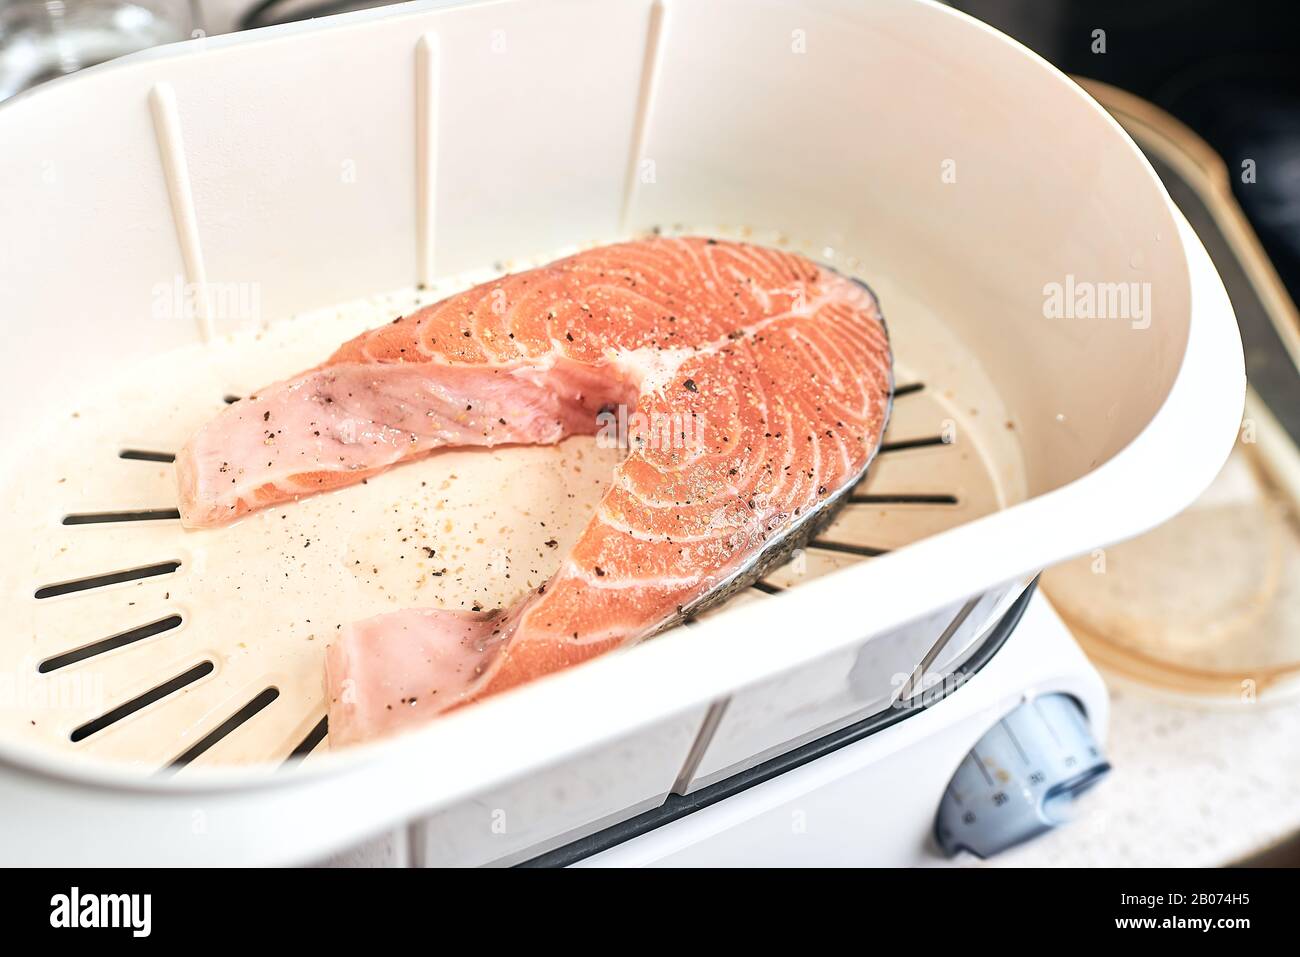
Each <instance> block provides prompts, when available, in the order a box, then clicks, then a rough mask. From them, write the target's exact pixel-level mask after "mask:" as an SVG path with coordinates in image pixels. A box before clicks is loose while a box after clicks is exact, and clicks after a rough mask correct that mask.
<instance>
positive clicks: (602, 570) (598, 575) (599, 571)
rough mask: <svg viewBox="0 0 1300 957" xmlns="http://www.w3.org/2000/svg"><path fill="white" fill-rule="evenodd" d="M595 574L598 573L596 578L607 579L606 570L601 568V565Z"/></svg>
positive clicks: (597, 567)
mask: <svg viewBox="0 0 1300 957" xmlns="http://www.w3.org/2000/svg"><path fill="white" fill-rule="evenodd" d="M595 572H596V577H597V578H604V577H605V569H603V568H601V567H600V566H599V565H597V566H596V568H595Z"/></svg>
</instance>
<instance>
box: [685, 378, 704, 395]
mask: <svg viewBox="0 0 1300 957" xmlns="http://www.w3.org/2000/svg"><path fill="white" fill-rule="evenodd" d="M682 385H684V386H686V390H687V391H688V392H699V391H700V387H699V386H697V385H696V384H695V380H694V379H687V380H686V381H685V382H683V383H682Z"/></svg>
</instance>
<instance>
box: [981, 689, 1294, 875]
mask: <svg viewBox="0 0 1300 957" xmlns="http://www.w3.org/2000/svg"><path fill="white" fill-rule="evenodd" d="M1111 701H1112V707H1113V710H1112V712H1111V723H1110V735H1109V739H1108V741H1107V753H1108V755H1109V756H1110V760H1111V763H1112V765H1113V766H1114V771H1113V772H1112V773H1111V775H1110V777H1109V779H1108V780H1106V781H1104V782H1103V783H1101V784H1099V785H1098V786H1097V787H1096V788H1094V789H1093V790H1092V791H1091V792H1090V793H1088V794H1086V795H1085V796H1084V797H1083V798H1081V799H1080V801H1079V813H1078V817H1077V818H1076V819H1075V820H1074V821H1073V822H1072V823H1071V824H1070V825H1068V826H1067V827H1064V828H1060V829H1058V830H1057V831H1054V832H1052V833H1050V834H1047V835H1044V836H1043V837H1041V838H1039V839H1038V840H1036V841H1032V842H1030V843H1029V844H1026V845H1024V846H1022V847H1020V848H1016V849H1014V850H1012V851H1008V852H1006V853H1004V854H1001V855H999V856H998V857H997V858H995V859H994V860H992V861H988V862H979V861H975V860H974V859H972V858H965V859H964V860H963V861H962V862H961V863H962V864H964V865H966V866H997V867H1062V866H1064V867H1094V866H1119V867H1133V866H1166V867H1214V866H1220V865H1224V864H1231V863H1234V862H1236V861H1240V860H1241V859H1243V858H1246V857H1249V856H1251V855H1253V854H1257V853H1259V852H1261V851H1264V850H1267V849H1268V848H1270V847H1271V846H1273V845H1274V844H1276V843H1278V842H1279V841H1284V840H1286V839H1287V838H1290V837H1293V836H1294V835H1295V834H1296V833H1297V832H1300V701H1295V702H1291V703H1288V704H1275V705H1264V704H1255V705H1241V706H1239V707H1236V708H1233V709H1228V708H1216V709H1210V708H1202V707H1195V706H1191V705H1183V704H1174V703H1169V702H1167V701H1163V700H1159V699H1156V698H1152V697H1148V696H1146V695H1145V694H1142V693H1141V692H1138V691H1132V690H1128V689H1116V688H1114V687H1112V688H1111Z"/></svg>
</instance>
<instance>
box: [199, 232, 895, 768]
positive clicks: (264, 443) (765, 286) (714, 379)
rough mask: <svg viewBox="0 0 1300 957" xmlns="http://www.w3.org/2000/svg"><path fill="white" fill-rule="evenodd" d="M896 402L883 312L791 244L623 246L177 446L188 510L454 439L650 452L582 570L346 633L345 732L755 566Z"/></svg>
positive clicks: (608, 498)
mask: <svg viewBox="0 0 1300 957" xmlns="http://www.w3.org/2000/svg"><path fill="white" fill-rule="evenodd" d="M892 395H893V374H892V357H891V354H890V348H889V340H888V336H887V334H886V330H885V326H884V322H883V319H882V317H881V314H880V309H879V305H878V303H877V302H876V299H875V297H874V296H873V295H872V294H871V292H870V291H869V290H868V289H867V288H866V287H865V286H863V285H861V284H860V283H858V282H856V281H854V280H851V279H848V278H845V277H843V276H841V275H839V274H838V273H836V272H833V271H831V270H829V269H826V268H824V267H821V266H819V265H817V264H816V263H814V262H812V261H810V260H808V259H806V258H804V257H802V256H798V255H795V254H793V253H789V252H783V251H779V250H775V249H769V248H765V247H762V246H756V245H751V244H746V243H737V242H724V241H721V240H713V239H704V238H694V237H688V238H673V239H668V238H654V239H646V240H640V241H635V242H626V243H619V244H616V245H611V246H604V247H600V248H597V249H592V250H589V251H586V252H582V253H579V254H577V255H574V256H570V257H568V258H566V259H562V260H559V261H558V262H555V263H552V264H550V265H548V266H543V267H541V268H539V269H533V270H530V271H528V272H521V273H516V274H513V275H509V276H505V277H502V278H500V279H496V280H493V281H491V282H487V283H484V284H482V285H480V286H476V287H475V288H473V289H470V290H468V291H466V292H462V293H460V294H458V295H455V296H452V297H450V298H448V299H445V300H443V301H442V302H439V303H436V304H434V305H431V306H428V307H425V308H423V309H420V310H419V311H418V312H415V313H413V314H412V315H409V316H403V317H401V318H399V319H396V320H394V321H393V322H392V323H390V324H388V325H385V326H383V327H381V328H378V329H374V330H372V331H370V332H367V333H364V334H362V335H360V336H358V337H357V338H355V339H353V340H352V341H351V342H348V343H346V344H345V345H344V346H342V347H341V348H340V349H339V350H338V351H337V352H335V353H334V355H332V356H331V357H330V358H329V359H327V360H326V361H325V362H324V363H322V364H321V365H319V366H317V367H316V368H314V369H309V370H308V371H306V372H304V373H302V374H301V375H298V376H295V377H294V378H292V379H288V380H286V381H284V382H280V383H277V384H275V385H271V386H269V387H267V388H265V389H263V390H261V391H259V392H258V393H257V394H256V396H255V397H252V398H249V399H246V400H244V401H241V402H238V403H235V404H234V405H232V406H230V407H229V408H228V409H226V410H225V411H224V412H222V413H221V414H220V415H218V416H217V417H216V418H215V419H214V420H213V421H211V422H210V423H209V424H208V425H207V426H205V427H204V428H203V429H202V430H201V431H200V432H199V433H198V434H197V435H196V436H194V438H193V439H192V440H191V441H190V442H189V444H188V445H187V446H186V447H185V448H184V450H182V452H181V453H180V454H179V455H178V457H177V461H176V467H177V475H178V479H179V483H180V512H181V520H182V522H183V523H184V524H185V525H187V526H189V527H194V528H203V527H212V526H217V525H222V524H225V523H228V522H231V521H234V520H235V519H237V518H239V517H240V516H243V515H245V514H247V513H249V512H251V511H254V510H256V509H260V508H264V507H266V506H269V505H274V504H278V503H281V502H285V501H289V500H292V499H297V498H300V497H302V496H305V495H310V494H313V493H317V492H322V491H325V490H328V489H332V488H338V487H339V486H343V485H351V484H353V483H356V482H360V481H361V480H362V479H364V478H366V477H367V476H370V475H374V474H375V473H377V472H381V471H383V470H384V469H387V468H389V467H390V466H392V465H395V464H397V463H399V462H404V461H408V460H410V459H415V458H419V457H421V456H423V455H427V454H428V453H430V452H433V451H434V450H437V449H443V448H452V447H466V446H484V447H491V446H496V445H505V444H518V443H527V444H549V443H554V442H558V441H560V440H561V439H563V438H565V437H566V436H569V435H594V434H598V433H600V431H601V429H602V428H606V427H607V426H608V423H609V422H610V420H611V419H613V418H614V417H615V415H616V414H618V413H619V412H621V413H622V419H621V421H626V422H627V423H628V426H627V427H626V428H625V429H624V430H623V431H624V433H625V435H626V442H627V455H626V457H625V458H624V459H623V460H622V462H621V463H620V464H619V465H618V466H617V468H615V470H614V475H613V480H612V482H611V484H610V486H609V488H608V490H607V492H606V493H605V496H604V498H603V500H602V501H601V503H600V506H599V508H598V510H597V512H596V514H595V515H594V516H593V517H592V519H591V521H590V523H589V524H588V525H587V527H586V529H585V530H584V531H583V533H582V535H581V537H580V538H579V540H578V542H577V544H576V545H575V546H574V548H573V550H572V551H571V552H570V553H569V554H568V555H566V556H565V557H564V559H563V561H562V563H561V565H560V568H559V571H557V572H556V573H555V576H554V577H553V578H551V580H550V581H548V582H547V583H546V584H545V585H543V586H542V587H540V588H538V589H536V590H535V591H530V592H529V593H528V594H526V595H524V596H522V597H520V598H519V599H518V601H516V603H515V604H514V605H513V606H511V607H509V608H505V609H499V610H495V611H489V612H482V613H469V612H462V611H444V610H438V609H412V610H407V611H398V612H392V613H388V614H382V615H378V616H376V617H374V618H369V619H366V620H364V621H361V622H359V623H356V624H354V625H351V626H350V627H346V628H344V629H343V631H342V632H340V636H339V638H338V639H337V640H336V641H335V642H334V644H333V645H332V646H331V647H330V649H329V651H328V654H327V666H326V671H327V677H326V682H327V690H328V695H329V711H330V713H329V724H330V740H331V743H332V744H333V745H340V744H347V743H350V742H355V741H360V740H365V739H369V738H373V737H376V736H380V735H384V734H388V733H391V732H394V731H397V730H400V729H402V728H406V727H408V726H411V725H414V724H419V723H422V722H425V721H428V720H429V719H430V718H432V717H434V716H435V715H437V714H440V713H442V712H445V711H448V710H450V709H452V708H456V707H460V706H462V705H464V704H466V703H468V702H471V701H475V700H478V699H480V698H483V697H484V696H486V695H490V694H494V693H496V692H498V691H503V690H505V689H508V688H512V687H514V686H516V685H519V684H521V683H523V682H526V681H530V680H532V679H534V678H537V677H540V676H542V675H545V674H549V673H551V672H554V671H558V670H560V669H562V668H567V667H569V666H571V665H575V664H578V663H579V662H582V661H586V660H587V659H589V658H593V657H595V656H597V655H600V654H603V653H605V652H607V651H610V650H613V649H615V648H618V647H621V646H623V645H627V644H629V643H631V642H634V641H636V640H638V639H641V638H644V637H646V636H648V635H650V634H653V633H655V632H656V631H658V630H661V629H662V628H664V627H667V626H668V625H670V624H672V623H674V622H676V621H678V620H680V619H681V618H682V617H684V616H686V615H689V614H691V613H692V612H693V611H697V610H699V609H701V608H702V607H703V606H704V605H705V604H706V603H710V602H713V601H716V600H718V599H719V598H720V597H722V596H724V595H725V594H729V593H730V592H731V591H732V590H734V589H735V588H738V587H743V586H744V585H747V584H749V583H750V582H752V581H753V580H754V579H755V578H756V577H758V576H759V575H761V574H762V572H763V571H764V569H766V568H767V567H770V566H771V565H772V564H773V563H774V562H775V561H777V560H778V559H780V558H781V557H782V556H784V555H785V554H788V552H789V550H790V549H791V548H794V547H796V546H798V545H800V544H802V543H803V542H804V541H806V540H807V538H808V537H810V536H811V535H812V534H813V533H814V531H815V530H816V529H817V528H819V527H820V526H822V525H823V524H825V522H826V521H828V520H829V517H830V514H831V512H832V511H833V507H834V506H835V505H837V504H839V502H841V501H842V500H843V499H844V498H845V497H846V495H847V492H848V491H849V489H851V488H852V486H853V485H854V484H856V483H857V482H858V481H859V480H860V479H861V478H862V476H863V474H864V473H865V471H866V468H867V466H868V464H869V463H870V461H871V459H872V457H873V456H874V455H875V453H876V451H877V449H878V448H879V446H880V441H881V436H882V434H883V432H884V430H885V426H886V423H887V420H888V416H889V409H890V402H891V400H892Z"/></svg>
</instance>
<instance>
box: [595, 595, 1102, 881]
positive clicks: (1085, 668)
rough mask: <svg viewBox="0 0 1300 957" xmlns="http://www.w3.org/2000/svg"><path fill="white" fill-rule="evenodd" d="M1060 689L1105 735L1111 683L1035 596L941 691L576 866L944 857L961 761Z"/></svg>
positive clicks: (924, 861) (891, 862)
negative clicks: (946, 808)
mask: <svg viewBox="0 0 1300 957" xmlns="http://www.w3.org/2000/svg"><path fill="white" fill-rule="evenodd" d="M1057 691H1059V692H1065V693H1068V694H1070V695H1073V696H1074V697H1075V698H1077V699H1078V701H1079V703H1080V704H1081V705H1082V706H1083V708H1084V710H1085V711H1086V712H1087V715H1088V718H1089V722H1090V723H1091V725H1092V727H1093V730H1094V733H1095V734H1096V736H1097V738H1098V739H1099V740H1104V738H1105V731H1106V724H1107V717H1108V712H1109V704H1108V699H1107V697H1106V691H1105V686H1104V685H1103V683H1102V681H1101V678H1100V676H1099V675H1098V674H1097V672H1096V671H1095V670H1094V669H1093V668H1092V666H1091V665H1090V664H1089V663H1088V660H1087V659H1086V658H1085V657H1084V656H1083V653H1082V652H1081V651H1080V650H1079V648H1078V646H1077V645H1076V644H1075V643H1074V639H1073V638H1072V637H1071V635H1070V633H1069V631H1067V630H1066V628H1065V625H1064V624H1063V623H1062V622H1061V619H1060V618H1059V617H1058V616H1057V614H1056V612H1055V611H1054V610H1053V609H1052V607H1051V605H1049V604H1048V602H1047V600H1046V599H1045V598H1044V597H1043V596H1042V595H1041V594H1036V595H1035V596H1034V597H1033V599H1032V600H1031V601H1030V603H1029V606H1028V608H1026V610H1025V614H1024V617H1023V618H1022V619H1021V621H1020V623H1019V625H1018V626H1017V627H1016V628H1015V630H1014V631H1013V632H1012V633H1011V635H1010V636H1009V637H1008V638H1007V641H1006V643H1005V644H1004V645H1003V646H1002V648H1001V649H1000V650H999V651H998V652H997V654H995V655H994V656H993V658H992V660H990V661H989V662H988V663H987V664H986V665H985V666H984V667H983V668H982V669H981V670H980V671H979V672H977V673H976V674H975V675H973V676H972V677H970V678H969V679H968V680H967V681H966V682H965V683H964V684H963V686H962V687H961V688H960V689H958V690H957V691H956V692H955V693H953V694H951V695H950V696H948V697H946V698H944V699H943V700H942V701H939V702H937V703H935V704H934V705H932V706H931V707H929V708H927V709H926V710H924V711H922V712H920V713H919V714H916V715H913V716H912V717H910V718H908V719H907V720H906V721H901V722H899V723H898V724H896V725H893V726H892V727H889V728H886V729H884V730H881V731H879V732H877V733H875V734H872V735H869V736H868V737H865V738H863V739H861V740H859V741H855V742H853V743H851V744H848V745H845V746H844V747H842V748H839V749H838V750H836V751H834V752H832V753H830V754H827V755H825V756H823V757H820V758H817V759H816V760H814V761H811V762H809V763H807V764H804V765H801V766H799V767H797V768H794V769H792V770H790V771H786V772H785V773H783V774H780V775H778V776H776V777H775V778H772V779H770V780H767V781H764V782H762V783H760V784H756V785H754V786H753V787H750V788H747V789H745V790H743V791H741V792H739V793H737V794H734V795H732V796H731V797H727V798H725V799H723V800H721V801H719V802H717V803H715V804H711V805H709V806H707V807H705V808H702V809H700V810H698V811H695V812H693V813H691V814H689V815H687V816H685V817H683V818H680V819H678V820H676V821H672V822H671V823H668V824H665V825H663V826H661V827H658V828H655V829H654V830H653V831H650V832H648V833H646V834H643V835H641V836H639V837H635V838H632V839H630V840H628V841H626V842H624V843H622V844H618V845H616V846H614V847H611V848H609V849H608V850H605V851H602V852H600V853H597V854H595V855H593V856H591V857H588V858H585V859H584V860H581V861H579V862H578V863H577V865H575V866H580V867H628V866H632V867H635V866H669V867H684V866H689V867H696V866H705V867H708V866H713V867H717V866H726V867H748V866H756V867H772V866H783V865H786V866H865V865H876V866H881V865H884V866H931V865H936V864H941V863H943V862H944V861H945V860H946V858H945V857H944V856H943V855H942V853H941V852H940V851H939V849H938V847H937V846H936V844H935V841H934V838H933V828H934V817H935V812H936V810H937V809H938V806H939V800H940V798H941V797H942V796H943V792H944V790H945V788H946V787H947V785H948V782H949V781H950V780H951V778H952V775H953V772H954V771H955V770H956V769H957V766H958V764H959V763H960V762H961V761H962V759H963V758H964V757H965V756H966V754H967V752H969V750H970V749H971V747H972V746H974V745H975V743H976V742H977V741H978V740H979V738H980V737H981V736H982V735H983V734H984V732H985V731H987V730H988V729H989V728H990V727H991V726H992V725H993V724H995V723H996V722H997V721H998V720H999V719H1000V718H1002V717H1003V716H1004V715H1006V714H1007V713H1008V712H1010V711H1011V710H1012V709H1014V708H1015V707H1016V706H1017V705H1019V704H1020V703H1021V702H1023V701H1024V700H1026V699H1027V698H1031V697H1035V696H1038V695H1042V694H1046V693H1050V692H1057ZM1102 786H1105V785H1104V784H1103V785H1102Z"/></svg>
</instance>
